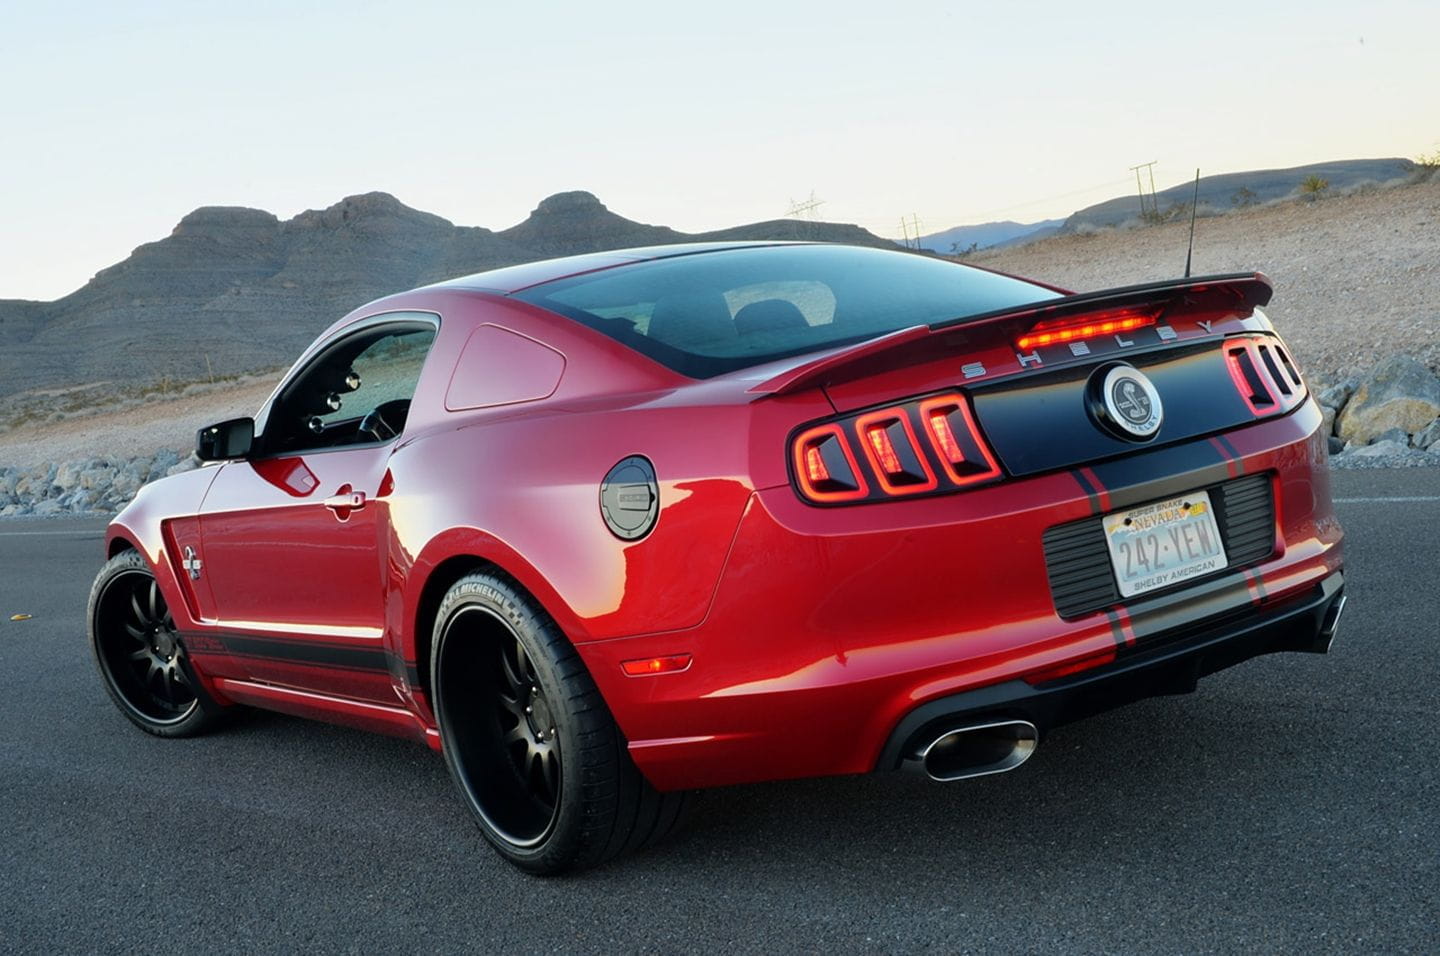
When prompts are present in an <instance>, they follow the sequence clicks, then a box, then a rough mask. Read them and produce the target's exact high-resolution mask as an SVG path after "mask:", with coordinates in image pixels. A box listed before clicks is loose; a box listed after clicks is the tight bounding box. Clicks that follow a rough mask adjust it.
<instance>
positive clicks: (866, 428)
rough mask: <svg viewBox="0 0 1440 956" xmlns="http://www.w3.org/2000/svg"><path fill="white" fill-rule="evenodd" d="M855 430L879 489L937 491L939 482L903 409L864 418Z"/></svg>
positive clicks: (889, 491)
mask: <svg viewBox="0 0 1440 956" xmlns="http://www.w3.org/2000/svg"><path fill="white" fill-rule="evenodd" d="M855 431H856V433H857V434H859V435H860V436H861V437H862V439H863V442H864V447H865V457H867V458H868V459H870V465H871V467H872V468H874V469H875V477H876V478H877V479H878V480H879V482H880V487H881V488H882V489H883V490H884V491H885V492H886V493H887V494H891V495H909V494H915V493H916V492H920V491H934V490H935V487H936V485H937V484H938V482H937V481H936V480H935V472H934V471H932V470H931V468H930V463H929V462H927V461H926V460H925V456H924V455H923V454H922V453H921V451H920V443H919V442H918V441H916V439H915V430H914V429H913V428H912V427H911V425H910V416H909V415H908V414H906V412H905V409H903V408H887V409H885V410H884V411H879V412H871V413H870V414H869V415H861V416H860V417H859V418H858V419H856V420H855Z"/></svg>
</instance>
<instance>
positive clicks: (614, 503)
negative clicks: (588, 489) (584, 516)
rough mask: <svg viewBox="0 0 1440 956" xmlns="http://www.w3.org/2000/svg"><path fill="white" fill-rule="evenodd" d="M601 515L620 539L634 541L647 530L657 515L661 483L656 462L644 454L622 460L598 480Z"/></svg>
mask: <svg viewBox="0 0 1440 956" xmlns="http://www.w3.org/2000/svg"><path fill="white" fill-rule="evenodd" d="M600 516H601V517H602V518H604V519H605V527H607V528H609V529H610V533H611V534H613V535H615V537H617V538H619V539H621V540H622V541H636V540H639V539H640V538H643V537H645V536H646V535H647V534H649V533H650V529H651V528H653V527H655V519H656V518H658V517H659V516H660V486H659V485H657V484H656V483H655V466H654V465H652V464H650V459H648V458H646V457H644V456H643V455H631V456H630V457H629V458H625V459H623V460H621V461H620V462H619V463H618V464H617V465H616V466H615V467H614V468H611V469H610V472H609V473H608V474H607V475H606V476H605V480H604V481H603V482H601V483H600Z"/></svg>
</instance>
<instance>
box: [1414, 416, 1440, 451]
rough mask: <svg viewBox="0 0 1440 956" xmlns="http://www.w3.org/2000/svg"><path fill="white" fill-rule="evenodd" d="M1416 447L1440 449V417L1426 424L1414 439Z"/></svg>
mask: <svg viewBox="0 0 1440 956" xmlns="http://www.w3.org/2000/svg"><path fill="white" fill-rule="evenodd" d="M1412 441H1413V442H1414V444H1415V447H1416V448H1429V449H1430V450H1432V451H1440V445H1436V444H1435V443H1436V442H1440V418H1437V419H1435V420H1434V421H1433V422H1431V423H1430V424H1428V425H1426V426H1425V428H1424V430H1423V431H1421V432H1420V433H1419V434H1418V435H1416V436H1415V437H1414V439H1412Z"/></svg>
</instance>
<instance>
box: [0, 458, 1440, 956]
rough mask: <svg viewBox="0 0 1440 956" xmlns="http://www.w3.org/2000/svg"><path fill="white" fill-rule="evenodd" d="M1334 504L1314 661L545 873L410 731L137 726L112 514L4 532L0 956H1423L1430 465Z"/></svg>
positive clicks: (742, 797)
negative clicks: (596, 864)
mask: <svg viewBox="0 0 1440 956" xmlns="http://www.w3.org/2000/svg"><path fill="white" fill-rule="evenodd" d="M1335 493H1336V496H1337V498H1338V499H1339V510H1340V514H1341V517H1342V519H1343V520H1344V522H1345V525H1346V528H1347V531H1348V532H1349V537H1348V540H1347V549H1348V561H1349V569H1348V570H1349V576H1348V577H1349V592H1348V593H1349V594H1350V596H1351V600H1350V605H1349V608H1348V610H1347V612H1346V618H1345V626H1344V627H1342V630H1341V635H1340V639H1339V641H1338V642H1337V645H1336V648H1335V650H1334V651H1333V652H1332V653H1331V654H1330V655H1329V656H1328V657H1312V656H1309V655H1298V654H1287V655H1276V656H1271V657H1268V658H1261V659H1259V660H1255V661H1252V662H1249V663H1248V664H1245V665H1242V666H1240V667H1238V668H1235V669H1233V670H1230V671H1227V672H1225V673H1222V674H1219V675H1216V676H1214V677H1212V678H1210V679H1209V680H1207V681H1205V682H1203V683H1202V684H1201V688H1200V691H1199V692H1198V693H1196V694H1193V695H1189V696H1186V697H1179V698H1168V699H1162V700H1154V701H1148V702H1144V703H1140V704H1136V705H1134V706H1132V707H1129V708H1127V709H1124V710H1121V711H1118V712H1114V713H1110V714H1107V715H1104V716H1102V717H1099V718H1096V719H1093V720H1090V721H1088V722H1085V723H1082V724H1076V725H1071V726H1069V727H1066V728H1062V729H1061V730H1059V731H1056V732H1055V733H1053V734H1052V735H1050V736H1049V737H1048V738H1047V739H1046V740H1045V741H1044V742H1043V743H1042V745H1041V747H1040V750H1039V751H1038V753H1037V754H1036V756H1035V758H1034V759H1032V760H1031V761H1030V762H1029V763H1028V764H1027V765H1026V766H1025V767H1023V768H1021V769H1020V770H1018V771H1016V772H1014V773H1011V774H1005V775H1002V776H998V777H991V778H987V779H982V780H976V781H970V782H966V783H960V784H952V785H948V786H942V785H938V784H929V783H926V782H924V781H921V780H918V779H914V778H910V777H906V776H902V775H898V774H887V775H877V776H871V777H864V778H843V779H829V780H815V781H806V782H800V783H787V784H773V785H766V786H755V787H742V788H733V789H729V790H724V791H715V792H711V793H709V794H707V795H706V799H704V800H703V801H702V803H701V805H700V807H699V809H698V810H697V812H696V813H695V815H694V817H693V819H692V820H691V822H690V825H689V826H688V827H687V828H686V829H685V831H684V832H683V833H682V834H680V835H679V836H678V837H677V838H675V839H673V840H672V841H670V842H669V843H667V844H665V845H663V846H661V847H658V848H656V849H654V850H652V851H650V852H648V853H645V854H642V855H639V856H634V857H630V858H627V859H624V860H622V861H621V862H619V863H617V864H614V865H611V866H609V867H607V868H604V869H602V870H599V871H595V872H592V873H588V874H583V875H580V876H578V877H571V878H566V879H562V880H553V881H543V880H537V879H534V878H530V877H526V876H522V875H520V874H519V873H517V872H515V871H514V870H511V869H510V868H509V867H507V866H506V865H504V864H502V863H501V862H500V861H499V859H498V858H497V857H495V856H494V855H492V854H491V853H490V852H489V850H488V849H487V848H486V847H485V846H484V845H483V843H482V841H481V839H480V837H479V834H478V832H477V831H476V830H475V828H474V827H473V825H472V824H471V823H470V820H469V819H468V817H467V816H466V812H465V811H464V809H463V807H462V806H461V803H460V801H459V800H458V799H457V798H456V797H455V795H454V794H453V793H452V791H451V786H450V783H449V780H448V779H447V777H446V775H445V770H444V767H443V765H442V762H441V761H440V759H439V757H438V756H436V755H434V754H432V753H430V752H429V751H428V750H426V749H425V748H423V747H421V746H419V745H416V744H412V743H407V742H404V741H399V740H391V739H387V738H384V737H375V736H369V735H366V734H363V733H359V732H355V731H349V730H344V729H338V728H334V727H328V726H324V725H321V724H316V723H309V722H305V721H301V720H295V719H291V718H285V717H279V716H267V715H261V714H256V715H253V716H250V717H247V718H246V719H244V720H241V721H238V722H237V723H236V724H235V725H234V726H232V727H231V728H230V729H228V730H227V731H225V732H222V733H219V734H216V735H213V736H210V737H205V738H200V739H195V740H186V741H167V740H158V739H154V738H150V737H147V736H145V735H143V734H141V733H140V732H138V731H136V730H134V729H133V728H132V727H131V726H130V725H129V724H128V723H127V722H126V721H125V720H124V719H123V718H122V717H121V716H120V715H119V713H118V712H116V711H115V710H114V708H113V707H112V705H111V704H110V701H109V700H108V698H107V697H106V696H105V693H104V691H103V690H102V688H101V686H100V683H99V680H98V678H97V676H96V674H95V672H94V667H93V665H92V663H91V661H90V659H89V657H88V656H87V651H86V648H85V643H84V637H83V616H84V606H85V597H86V594H87V591H88V587H89V582H90V579H91V576H92V575H93V574H94V572H95V570H96V569H97V567H98V566H99V563H100V560H99V548H100V528H101V525H102V522H97V521H93V520H90V521H83V520H69V521H10V522H4V523H0V673H3V674H4V675H5V680H4V697H3V701H0V735H3V736H0V952H7V953H11V952H40V951H52V950H55V949H60V950H63V951H87V952H88V951H102V950H105V951H113V950H132V951H145V952H166V951H180V950H190V951H194V950H196V949H198V948H203V949H205V950H214V951H254V950H265V951H270V950H296V949H302V948H303V949H306V950H311V949H319V950H326V951H329V950H352V951H354V950H364V951H366V952H384V951H417V950H427V951H456V950H462V949H464V950H472V951H498V950H500V949H502V948H504V949H505V950H518V951H535V950H562V951H575V950H580V951H596V950H616V949H619V950H626V951H628V950H666V951H669V950H685V949H707V950H708V949H721V948H724V949H742V950H755V949H764V950H778V949H782V948H783V949H799V950H804V951H816V950H831V951H833V950H857V949H882V950H911V949H937V950H947V951H955V950H1007V951H1014V950H1060V949H1063V950H1081V951H1097V950H1106V951H1136V950H1162V951H1186V952H1199V951H1209V950H1230V951H1234V950H1259V951H1272V950H1288V951H1298V950H1305V951H1314V950H1335V951H1355V950H1364V951H1376V950H1383V951H1403V950H1410V951H1429V952H1434V951H1435V950H1436V949H1437V948H1440V759H1437V758H1440V707H1437V695H1436V682H1437V677H1440V640H1437V619H1440V596H1437V595H1440V592H1437V587H1436V577H1437V570H1440V534H1437V530H1440V470H1428V469H1427V470H1419V469H1416V470H1405V471H1383V472H1345V473H1340V474H1337V475H1336V476H1335ZM17 612H24V613H30V614H33V615H34V619H33V620H29V621H25V622H21V623H11V622H10V621H9V620H8V618H9V616H10V615H11V614H12V613H17ZM802 743H803V742H801V741H797V745H801V744H802Z"/></svg>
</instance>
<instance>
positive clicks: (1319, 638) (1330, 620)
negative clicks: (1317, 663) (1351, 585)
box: [1310, 594, 1349, 654]
mask: <svg viewBox="0 0 1440 956" xmlns="http://www.w3.org/2000/svg"><path fill="white" fill-rule="evenodd" d="M1348 600H1349V598H1348V597H1347V596H1346V595H1344V594H1342V595H1340V597H1339V598H1337V599H1336V601H1335V603H1334V604H1332V605H1330V607H1329V609H1328V610H1327V611H1326V612H1325V617H1324V619H1323V620H1322V621H1321V622H1320V632H1319V633H1318V634H1316V635H1315V643H1314V644H1313V645H1311V648H1310V649H1311V650H1312V651H1314V652H1315V653H1316V654H1328V653H1330V645H1332V644H1334V643H1335V634H1336V633H1337V632H1338V631H1339V630H1340V615H1341V614H1344V613H1345V602H1346V601H1348Z"/></svg>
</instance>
